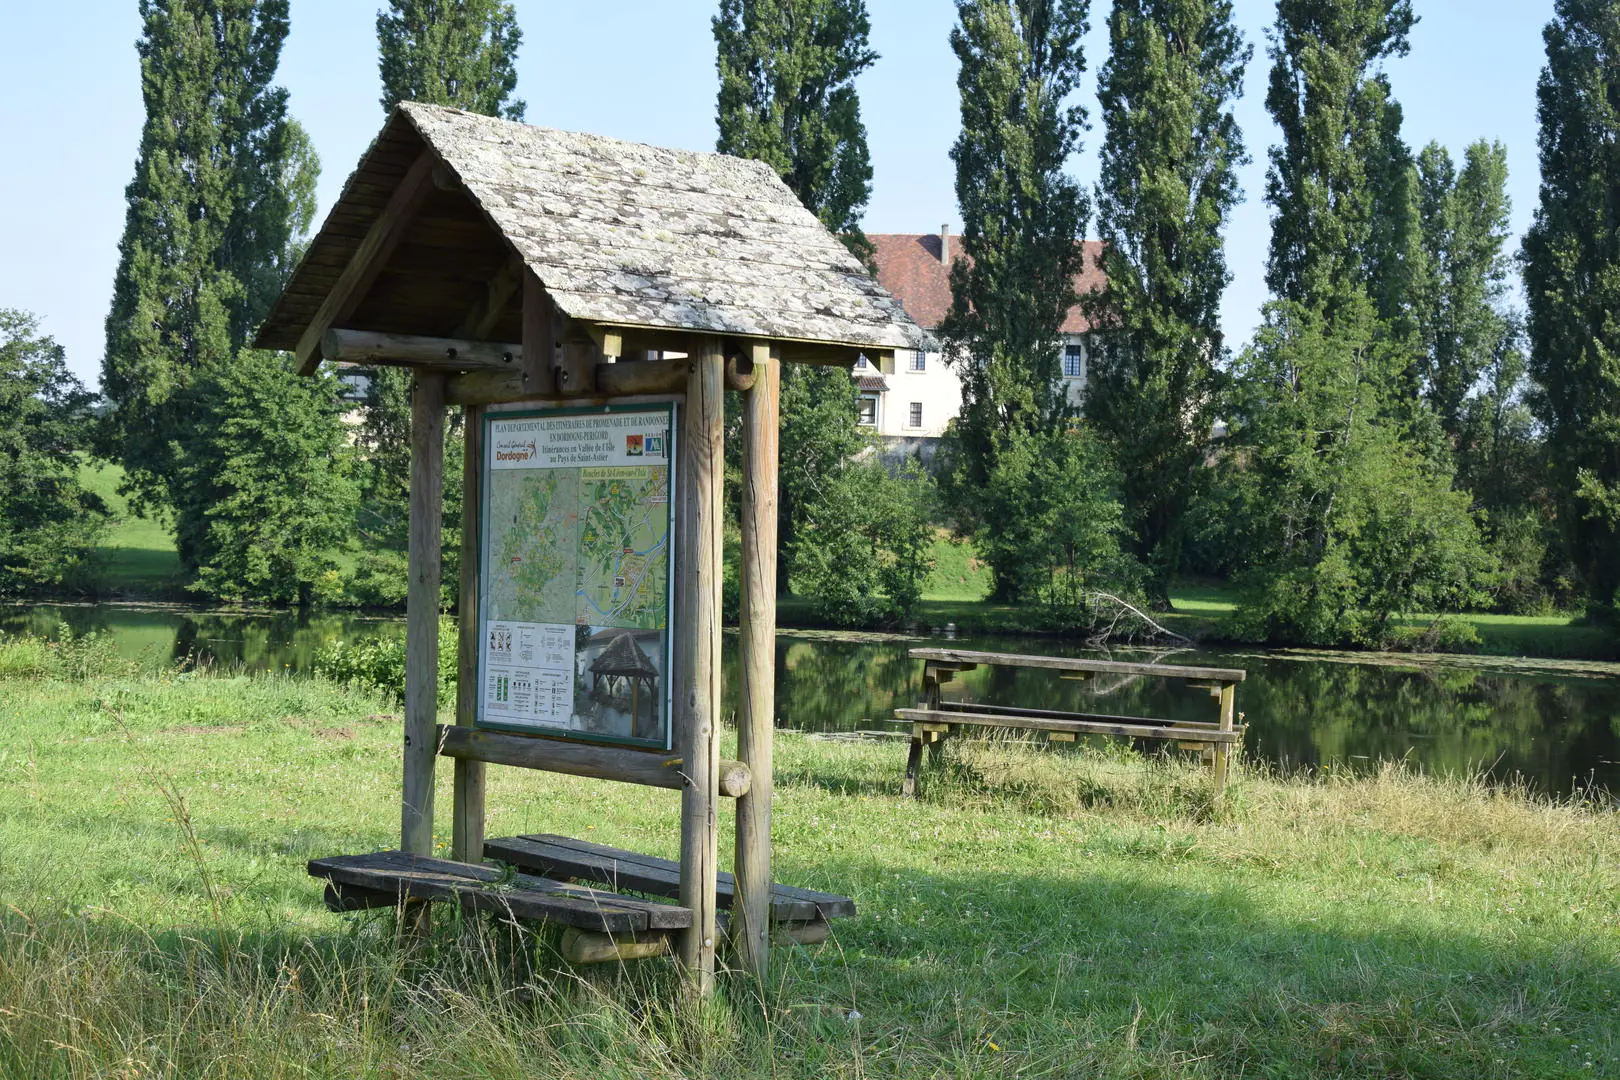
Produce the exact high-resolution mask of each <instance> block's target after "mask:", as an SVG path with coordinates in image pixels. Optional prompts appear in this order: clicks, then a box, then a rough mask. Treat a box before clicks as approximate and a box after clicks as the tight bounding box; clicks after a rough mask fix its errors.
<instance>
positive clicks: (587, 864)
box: [484, 834, 855, 923]
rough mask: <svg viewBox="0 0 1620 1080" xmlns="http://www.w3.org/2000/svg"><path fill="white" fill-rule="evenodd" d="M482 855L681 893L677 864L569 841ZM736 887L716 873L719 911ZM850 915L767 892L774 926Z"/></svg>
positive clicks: (819, 897) (828, 901) (498, 848)
mask: <svg viewBox="0 0 1620 1080" xmlns="http://www.w3.org/2000/svg"><path fill="white" fill-rule="evenodd" d="M484 855H485V856H486V857H487V858H491V859H499V860H501V861H502V862H506V863H510V864H512V865H513V866H516V867H518V868H520V869H522V870H527V871H531V872H533V873H537V874H541V875H543V876H545V877H557V878H578V879H580V880H582V881H594V882H600V883H601V884H603V885H607V886H609V887H611V888H615V889H631V890H633V891H635V892H641V893H648V894H650V895H652V896H668V897H674V896H676V895H677V893H678V892H679V887H680V877H681V870H680V864H679V863H676V862H673V861H672V860H669V859H660V858H657V857H656V856H653V855H641V854H638V853H637V852H634V851H625V850H623V849H621V848H614V847H608V846H606V845H604V844H593V843H591V842H590V841H588V840H575V839H572V838H571V837H567V836H554V835H550V834H534V835H528V836H509V837H503V838H501V839H496V840H486V841H484ZM736 885H737V883H736V879H735V878H734V877H733V876H732V875H731V874H728V873H726V872H725V871H721V872H720V874H719V888H718V894H717V901H718V905H719V906H720V907H722V908H730V907H731V906H732V902H733V901H734V899H735V898H736ZM854 914H855V901H853V900H851V899H850V898H849V897H847V896H838V895H835V894H833V893H824V892H816V891H815V890H813V889H799V888H795V887H793V886H791V885H774V886H772V889H771V921H772V922H776V923H797V922H812V921H815V920H825V919H836V918H845V917H848V916H851V915H854Z"/></svg>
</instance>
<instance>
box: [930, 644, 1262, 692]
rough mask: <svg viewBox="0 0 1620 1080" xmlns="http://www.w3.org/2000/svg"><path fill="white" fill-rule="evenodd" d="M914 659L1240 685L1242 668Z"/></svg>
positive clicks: (953, 656) (938, 652) (980, 656)
mask: <svg viewBox="0 0 1620 1080" xmlns="http://www.w3.org/2000/svg"><path fill="white" fill-rule="evenodd" d="M910 655H911V658H912V659H913V660H933V661H936V662H938V663H943V664H1000V665H1004V666H1007V667H1027V668H1048V669H1051V670H1054V671H1092V672H1098V673H1106V674H1111V675H1157V676H1161V677H1163V678H1170V679H1196V680H1200V681H1205V682H1218V683H1239V682H1242V681H1243V679H1244V677H1245V674H1246V673H1245V672H1244V671H1243V669H1242V668H1209V667H1191V666H1188V665H1185V664H1132V663H1127V662H1125V661H1121V660H1081V659H1076V658H1073V657H1067V656H1030V655H1026V654H1023V653H998V652H975V651H973V650H969V649H934V648H929V649H912V650H911V653H910Z"/></svg>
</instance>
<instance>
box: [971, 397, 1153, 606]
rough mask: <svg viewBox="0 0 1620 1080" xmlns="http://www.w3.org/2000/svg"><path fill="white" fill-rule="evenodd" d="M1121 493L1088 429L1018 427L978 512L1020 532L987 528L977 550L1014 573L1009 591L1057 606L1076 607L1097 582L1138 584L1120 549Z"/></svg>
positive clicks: (1002, 448) (1000, 453)
mask: <svg viewBox="0 0 1620 1080" xmlns="http://www.w3.org/2000/svg"><path fill="white" fill-rule="evenodd" d="M1118 489H1119V475H1118V472H1117V471H1116V470H1115V468H1114V466H1113V465H1112V463H1111V462H1109V460H1108V454H1107V452H1106V450H1105V449H1104V448H1103V446H1102V444H1101V443H1100V442H1099V441H1098V440H1097V439H1096V438H1095V437H1094V436H1092V435H1091V433H1090V432H1089V431H1088V430H1087V429H1086V428H1084V427H1083V426H1078V425H1076V426H1072V427H1071V426H1065V427H1061V428H1057V429H1039V430H1024V429H1014V430H1013V431H1011V432H1009V433H1007V434H1006V435H1005V436H1004V437H1003V439H1002V440H1001V441H1000V445H999V446H998V448H997V454H996V459H995V464H994V465H993V466H992V469H991V473H990V482H989V484H987V485H986V487H985V490H984V492H983V496H982V498H983V505H982V511H981V512H982V513H983V514H984V515H985V516H986V517H987V518H992V519H995V520H1005V521H1018V522H1020V523H1021V524H1022V525H1023V527H1022V528H1019V529H988V530H985V531H984V533H983V534H982V538H981V539H980V540H979V548H980V551H982V552H983V554H984V558H985V561H986V562H987V563H989V564H990V565H991V566H992V567H995V566H997V565H1000V566H1004V567H1008V568H1009V569H1008V571H1007V573H1008V575H1009V579H1008V582H1007V583H1008V585H1009V586H1010V591H1013V592H1015V593H1016V594H1017V595H1018V596H1019V597H1021V598H1023V599H1024V600H1026V601H1036V602H1041V603H1045V604H1048V605H1050V606H1053V607H1069V608H1072V607H1074V606H1075V605H1077V604H1079V603H1080V602H1081V601H1082V600H1083V599H1084V596H1085V593H1086V592H1087V591H1088V590H1090V589H1094V588H1096V587H1097V586H1098V585H1099V584H1108V585H1110V586H1113V585H1115V584H1116V583H1118V582H1127V583H1134V582H1133V581H1132V579H1133V578H1134V576H1135V568H1134V566H1133V565H1132V564H1131V563H1130V562H1129V560H1127V559H1126V558H1125V557H1123V556H1122V554H1121V551H1120V541H1121V539H1122V533H1123V532H1124V518H1123V514H1122V511H1121V507H1120V501H1119V498H1118V494H1117V492H1118ZM999 580H1000V579H998V582H999Z"/></svg>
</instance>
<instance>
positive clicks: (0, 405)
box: [0, 308, 107, 596]
mask: <svg viewBox="0 0 1620 1080" xmlns="http://www.w3.org/2000/svg"><path fill="white" fill-rule="evenodd" d="M92 400H94V397H93V395H91V394H90V393H89V392H87V391H86V390H85V389H84V387H83V386H81V385H80V384H79V381H78V380H77V379H75V378H74V377H73V376H72V374H70V373H69V372H68V369H67V362H66V359H65V357H64V354H63V351H62V347H61V346H60V345H58V344H57V343H56V342H55V341H53V340H52V339H51V338H49V337H46V336H44V335H42V334H40V332H39V320H37V319H35V318H34V317H33V316H32V315H30V314H28V313H27V312H23V311H16V310H11V309H5V308H0V596H7V595H14V594H18V593H28V592H34V591H37V590H39V589H45V588H63V587H67V588H87V587H89V586H91V585H92V584H93V582H91V581H90V580H89V577H88V569H89V567H90V564H91V560H92V557H93V555H94V553H95V547H96V541H97V539H98V537H99V536H100V533H101V529H102V527H103V525H104V524H105V521H106V512H107V511H106V507H105V506H103V505H102V502H101V500H100V499H99V498H97V497H96V496H95V495H93V494H91V493H89V492H87V491H85V490H84V489H83V488H82V487H81V486H80V485H79V480H78V466H79V453H80V451H81V450H83V449H84V446H85V443H86V441H87V435H88V429H89V420H90V403H91V401H92Z"/></svg>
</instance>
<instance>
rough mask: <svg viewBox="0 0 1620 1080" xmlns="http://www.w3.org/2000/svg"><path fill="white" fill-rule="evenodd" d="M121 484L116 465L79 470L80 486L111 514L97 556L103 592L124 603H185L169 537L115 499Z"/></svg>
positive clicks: (161, 527) (160, 527)
mask: <svg viewBox="0 0 1620 1080" xmlns="http://www.w3.org/2000/svg"><path fill="white" fill-rule="evenodd" d="M123 480H124V470H123V467H122V466H119V465H103V464H97V463H95V462H89V461H87V462H85V463H84V464H83V465H81V466H80V467H79V482H80V483H81V484H83V485H84V486H85V488H86V489H87V490H89V491H92V492H94V493H95V494H97V495H99V496H101V498H102V500H103V501H104V502H105V503H106V504H107V508H108V509H109V510H111V511H112V521H111V522H110V523H109V524H108V527H107V531H106V534H105V536H104V539H103V541H102V544H101V547H100V550H99V555H100V561H101V567H100V577H101V580H102V585H103V589H102V591H103V592H104V594H106V595H108V596H111V597H118V598H124V599H140V600H166V599H184V598H187V597H188V594H187V593H186V591H185V585H184V578H183V575H182V573H181V568H180V556H179V555H178V554H176V552H175V550H174V536H173V534H172V533H170V532H169V528H168V526H167V525H164V524H163V523H162V522H159V521H156V520H153V519H151V518H142V517H136V516H135V514H134V513H133V512H132V511H131V510H130V508H129V501H128V500H127V499H125V498H124V496H122V495H120V494H119V493H118V485H119V484H121V483H123Z"/></svg>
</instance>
